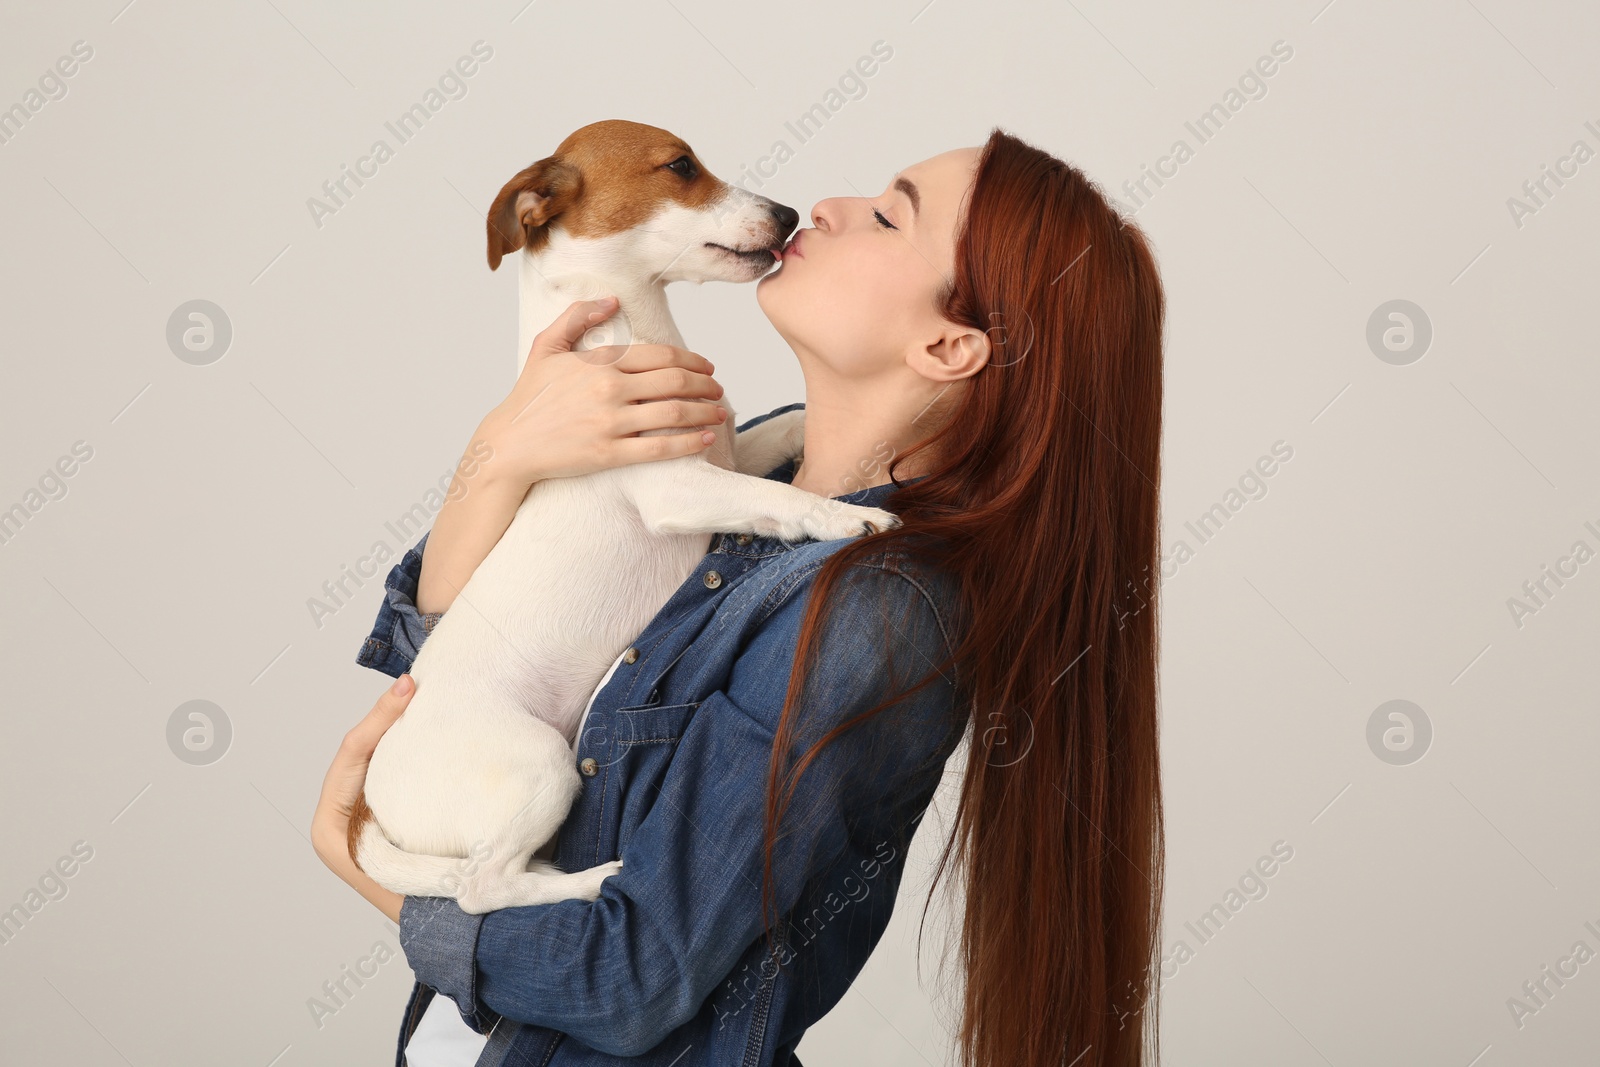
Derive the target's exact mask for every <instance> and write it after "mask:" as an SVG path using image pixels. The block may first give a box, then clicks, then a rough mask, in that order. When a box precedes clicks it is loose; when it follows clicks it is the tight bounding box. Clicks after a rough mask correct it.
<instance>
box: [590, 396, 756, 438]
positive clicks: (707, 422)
mask: <svg viewBox="0 0 1600 1067" xmlns="http://www.w3.org/2000/svg"><path fill="white" fill-rule="evenodd" d="M727 418H728V410H727V408H724V407H722V406H720V405H718V404H711V403H706V402H703V401H696V400H654V401H648V402H646V403H642V404H629V405H627V406H626V407H624V408H623V409H622V412H621V414H620V415H619V424H618V425H619V428H618V430H617V433H618V436H621V435H624V434H637V433H643V432H644V431H645V430H659V429H668V428H672V429H677V428H680V427H684V428H686V427H695V428H704V429H708V430H716V429H722V428H723V426H722V424H723V423H724V422H725V421H726V420H727ZM725 432H730V433H731V432H732V431H725Z"/></svg>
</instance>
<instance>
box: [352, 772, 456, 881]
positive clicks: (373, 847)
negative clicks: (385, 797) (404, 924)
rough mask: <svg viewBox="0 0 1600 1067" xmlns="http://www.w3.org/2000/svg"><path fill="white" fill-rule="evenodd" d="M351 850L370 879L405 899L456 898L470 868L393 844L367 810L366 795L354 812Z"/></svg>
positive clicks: (448, 857)
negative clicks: (407, 897)
mask: <svg viewBox="0 0 1600 1067" xmlns="http://www.w3.org/2000/svg"><path fill="white" fill-rule="evenodd" d="M349 848H350V858H351V859H352V860H354V861H355V864H356V866H357V867H359V868H361V870H362V871H363V872H364V873H365V874H366V875H367V876H368V877H369V878H371V879H372V880H373V881H374V882H377V883H378V884H379V885H381V886H383V888H385V889H387V890H389V891H390V892H391V893H399V894H401V895H403V896H411V897H451V898H454V897H455V896H456V895H457V894H458V893H459V892H460V891H461V885H462V882H463V879H464V877H465V874H466V871H465V870H464V868H466V867H467V866H468V861H467V860H466V859H465V858H459V857H451V856H424V855H421V854H418V853H415V852H407V851H406V850H405V849H403V848H401V847H400V846H399V845H396V844H395V843H394V842H393V841H390V840H389V839H388V837H386V836H384V833H383V828H382V827H380V826H379V825H378V820H377V819H376V818H374V817H373V815H372V809H371V808H369V807H367V797H366V794H365V793H362V794H361V795H360V796H358V797H357V798H356V803H355V806H354V808H353V809H352V811H351V813H350V838H349Z"/></svg>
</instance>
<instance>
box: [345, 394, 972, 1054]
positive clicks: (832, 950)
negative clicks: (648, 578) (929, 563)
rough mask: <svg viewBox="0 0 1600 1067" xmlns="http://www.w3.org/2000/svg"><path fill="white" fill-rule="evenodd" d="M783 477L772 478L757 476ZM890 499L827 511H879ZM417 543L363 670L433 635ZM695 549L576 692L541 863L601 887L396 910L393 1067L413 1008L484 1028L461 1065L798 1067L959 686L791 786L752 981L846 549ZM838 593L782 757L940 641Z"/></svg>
mask: <svg viewBox="0 0 1600 1067" xmlns="http://www.w3.org/2000/svg"><path fill="white" fill-rule="evenodd" d="M803 406H804V405H803V404H789V405H786V406H784V407H780V408H777V409H776V410H774V411H772V412H770V413H768V414H767V415H763V416H758V417H756V418H754V419H751V420H750V421H748V422H746V423H745V424H743V425H741V426H740V427H739V430H740V431H743V430H745V429H748V428H749V427H751V426H755V425H757V424H758V423H760V422H763V421H765V420H766V419H769V418H772V417H773V416H775V415H778V414H781V413H783V412H785V411H789V410H791V409H794V408H801V407H803ZM793 476H794V463H793V461H790V462H787V463H785V464H784V465H783V466H781V467H779V468H778V469H777V470H775V471H772V472H771V473H769V474H767V475H766V477H768V478H772V479H776V480H778V481H784V482H788V481H790V480H791V479H792V478H793ZM894 489H895V486H894V485H893V484H892V483H891V484H887V485H881V486H870V487H868V488H865V489H860V490H856V491H854V492H850V493H844V494H841V495H839V496H836V497H834V499H835V500H840V501H844V502H847V503H853V504H866V505H869V506H874V507H881V506H883V505H884V504H885V502H886V500H887V498H888V497H889V496H890V494H892V493H893V491H894ZM890 510H893V509H892V508H891V509H890ZM426 540H427V537H426V535H424V537H423V539H422V541H420V542H418V544H417V545H416V547H415V548H413V549H411V550H410V551H409V552H407V553H406V555H405V557H404V558H403V559H402V561H401V562H400V563H399V564H397V565H396V566H395V567H394V568H393V569H392V570H391V571H390V573H389V575H388V578H387V579H386V583H385V585H386V588H385V600H384V603H383V605H382V606H381V607H380V609H379V612H378V619H377V622H376V624H375V626H374V627H373V630H372V634H371V636H370V637H368V638H367V639H366V641H365V643H364V644H363V645H362V647H361V651H360V654H359V655H358V657H357V662H358V663H360V664H362V665H363V666H367V667H372V668H373V669H375V670H378V671H382V672H383V673H385V674H388V675H391V676H398V675H400V674H401V673H403V672H404V671H405V670H406V669H408V668H409V666H410V664H411V661H412V659H413V658H414V657H415V655H416V652H417V648H418V647H419V646H420V645H421V644H422V643H423V642H424V641H425V640H426V638H427V634H428V633H429V632H430V631H431V629H432V625H433V623H434V622H436V621H437V617H438V616H437V614H434V615H431V616H427V617H424V616H423V615H421V614H419V613H418V611H417V608H416V605H415V594H416V585H417V580H418V576H419V574H420V573H421V566H422V551H423V548H424V545H425V543H426ZM708 543H709V544H710V550H709V551H708V552H707V553H706V555H705V557H704V558H703V559H702V560H701V561H700V562H699V564H698V565H697V566H696V567H695V569H694V572H693V573H692V574H691V575H690V576H689V577H688V579H687V580H686V581H685V582H684V583H683V585H682V586H680V587H679V588H678V590H677V591H676V592H674V593H673V594H672V596H671V598H669V599H668V601H667V603H666V604H665V605H664V606H663V607H662V608H661V610H660V612H659V613H658V614H657V615H656V616H655V618H654V619H653V620H651V622H650V623H649V624H648V625H647V626H646V627H645V629H644V630H643V632H641V633H640V634H639V636H638V637H637V638H636V639H635V640H634V641H633V642H632V644H631V646H630V648H629V649H628V651H627V652H625V653H624V654H623V656H622V657H621V659H620V660H618V662H617V665H616V668H615V670H614V672H613V673H612V675H611V677H610V678H609V680H607V681H606V682H605V684H604V685H603V686H602V687H601V688H600V689H599V690H598V691H597V692H596V693H595V696H594V698H593V703H592V705H591V706H590V708H589V713H588V716H587V718H586V720H585V721H584V723H583V729H582V731H581V732H580V734H579V736H578V740H577V744H576V746H575V751H574V755H573V758H574V759H575V760H576V761H577V765H578V768H579V770H580V772H581V773H582V774H583V776H584V777H583V788H582V790H581V792H580V793H579V796H578V799H577V800H576V801H575V802H574V804H573V807H572V809H571V811H570V813H569V814H568V816H567V819H566V821H565V823H564V824H563V825H562V827H561V829H560V831H559V833H558V834H557V838H556V852H555V857H554V859H555V862H556V864H557V865H558V866H559V867H560V868H561V869H562V870H566V871H576V870H582V869H584V868H588V867H592V866H594V865H596V864H599V863H603V862H606V861H608V860H611V859H614V858H617V857H621V859H622V860H623V868H622V870H621V871H619V872H618V873H617V874H615V875H612V876H611V877H609V878H607V879H606V880H605V881H604V882H603V883H602V885H601V891H600V896H599V898H598V899H597V900H594V901H585V900H564V901H557V902H555V903H552V904H538V905H531V906H526V907H513V908H505V909H502V910H499V911H494V912H490V913H488V914H486V915H469V914H467V913H466V912H464V911H462V910H461V908H460V907H459V906H458V905H457V904H456V902H455V901H454V900H453V899H450V898H446V897H412V896H408V897H406V898H405V901H404V904H403V905H402V907H401V910H400V944H401V947H402V949H403V950H404V952H405V954H406V959H407V962H408V963H409V964H410V966H411V969H412V970H413V972H415V975H416V983H415V984H414V985H413V987H412V992H411V997H410V1001H409V1003H408V1004H407V1007H406V1012H405V1016H404V1018H403V1020H402V1023H401V1030H400V1039H399V1045H398V1048H397V1053H396V1059H395V1063H396V1065H397V1067H404V1063H405V1046H406V1043H407V1041H408V1040H409V1038H410V1035H411V1033H412V1031H413V1029H414V1028H415V1027H416V1024H417V1021H418V1020H419V1019H420V1018H421V1016H422V1013H423V1011H424V1009H425V1008H426V1007H427V1005H428V1003H429V1002H430V1001H431V1000H432V998H433V996H434V995H435V994H436V993H442V994H444V995H445V996H447V997H449V998H450V999H451V1000H452V1001H454V1002H455V1005H456V1007H457V1008H458V1009H459V1011H460V1012H461V1017H462V1019H463V1021H464V1022H465V1023H466V1024H467V1025H468V1026H469V1027H471V1028H472V1029H473V1030H474V1031H476V1032H478V1033H480V1034H488V1035H489V1039H488V1043H487V1045H486V1046H485V1047H484V1050H483V1053H482V1055H481V1056H480V1057H479V1059H478V1064H479V1067H498V1065H501V1064H516V1065H519V1067H520V1065H529V1067H577V1065H580V1064H581V1065H584V1067H591V1065H598V1064H616V1063H620V1062H627V1063H631V1064H660V1065H662V1067H666V1065H669V1064H670V1065H676V1067H691V1065H696V1067H697V1065H712V1064H714V1065H719V1067H720V1065H724V1064H727V1065H734V1064H738V1065H740V1067H757V1065H760V1067H767V1065H777V1067H782V1065H795V1064H798V1063H799V1061H798V1059H797V1058H796V1057H795V1056H794V1055H793V1051H794V1048H795V1046H796V1044H798V1043H799V1040H800V1037H801V1035H802V1034H803V1033H804V1032H805V1030H806V1028H807V1027H809V1026H811V1025H812V1024H813V1023H815V1022H816V1021H817V1020H818V1019H820V1018H821V1017H822V1016H823V1015H824V1014H825V1013H826V1012H827V1011H828V1010H829V1009H830V1008H831V1007H833V1005H834V1004H836V1003H838V1001H839V1000H840V998H842V997H843V996H844V993H845V991H846V989H847V988H848V987H849V985H850V983H851V982H852V981H853V980H854V978H855V977H856V975H857V974H858V973H859V972H860V971H861V969H862V967H863V966H864V965H865V964H866V962H867V958H868V956H869V955H870V954H871V953H872V949H873V947H874V946H875V945H876V944H877V942H878V939H879V938H880V937H881V936H882V934H883V931H884V928H885V926H886V925H887V924H888V921H889V916H890V912H891V911H892V910H893V907H894V901H895V895H896V891H897V890H898V888H899V883H900V879H901V875H902V872H903V870H904V865H905V858H906V851H907V848H908V846H909V844H910V841H911V836H912V833H913V832H914V830H915V829H916V825H917V823H918V821H919V820H920V819H921V818H922V815H923V813H924V811H925V810H926V808H927V806H928V804H929V802H930V801H931V799H932V797H933V794H934V791H935V789H936V788H937V787H938V785H939V782H940V779H941V777H942V774H943V771H944V765H945V762H946V759H947V757H948V756H949V755H950V754H951V752H953V751H954V749H955V748H956V747H957V745H958V744H959V742H960V740H961V737H962V735H963V734H964V732H965V729H966V726H967V721H968V716H967V713H966V708H965V707H964V706H963V703H962V701H961V700H960V699H959V698H958V697H957V695H956V694H957V691H958V683H959V680H958V679H956V678H955V677H954V676H953V674H952V673H951V668H949V667H945V668H944V669H943V671H941V672H939V673H937V674H935V675H934V678H933V681H932V682H930V683H929V684H928V685H927V686H925V687H924V688H923V689H921V690H920V691H919V692H918V693H916V694H915V695H913V696H912V697H910V698H907V699H905V700H903V701H901V702H899V703H898V704H896V705H895V706H894V707H892V708H890V709H888V710H886V711H883V712H882V713H880V714H879V715H877V716H875V717H874V718H872V719H871V720H869V721H868V722H867V723H866V724H864V725H861V726H858V727H856V728H852V729H850V730H848V731H846V732H844V733H842V734H840V735H839V736H838V737H836V738H835V739H833V740H832V741H830V742H829V743H828V745H827V747H826V748H825V749H823V751H822V754H821V755H820V756H819V757H818V758H817V759H815V760H814V761H813V762H812V763H811V765H810V766H809V767H808V768H807V769H806V772H805V774H804V775H803V776H802V777H801V779H800V784H799V787H798V788H797V790H796V791H795V793H794V794H793V798H792V800H791V803H790V807H789V809H788V810H787V811H786V812H785V814H784V820H783V834H782V836H781V837H780V839H779V841H778V844H777V847H776V850H775V852H774V856H773V883H772V884H773V892H774V893H775V895H776V904H777V911H776V914H777V915H779V916H781V917H782V918H781V919H780V921H779V923H778V925H777V927H776V931H775V934H774V936H775V937H776V938H777V945H778V955H777V957H776V958H777V966H774V965H773V960H772V958H769V955H768V951H769V946H768V942H767V935H766V934H765V932H764V930H765V928H764V926H763V924H762V904H761V888H762V873H763V872H762V865H763V859H762V833H763V827H764V824H765V790H766V781H767V769H768V761H769V759H770V757H771V753H772V749H773V745H774V737H775V731H776V725H777V720H778V715H779V712H780V710H781V709H782V707H783V701H784V696H785V693H786V691H787V688H788V683H789V677H790V673H791V672H790V668H791V664H792V662H793V660H794V655H795V649H796V645H797V640H798V635H799V628H800V622H801V618H802V615H803V613H804V610H805V607H806V605H807V603H808V602H809V597H808V594H809V592H810V589H811V583H812V580H813V578H814V577H815V575H816V572H817V570H818V568H819V567H820V566H821V565H822V563H823V562H824V561H825V560H826V559H827V557H828V556H829V555H831V554H832V553H833V552H835V551H837V550H838V549H839V548H840V547H841V546H842V545H844V544H845V543H846V542H845V541H821V542H819V541H815V540H812V539H802V540H800V541H797V542H784V541H781V540H778V539H776V538H771V537H760V536H754V535H749V534H733V533H723V534H715V535H708ZM842 577H847V578H850V579H852V580H851V581H850V582H848V583H847V582H845V581H843V580H841V582H840V583H839V584H838V585H836V586H835V588H834V590H833V596H834V597H835V598H836V601H835V603H834V604H832V605H831V612H832V614H831V617H830V621H829V624H828V625H827V627H826V629H825V630H824V631H823V632H821V633H819V635H818V636H819V638H820V639H821V645H820V647H819V649H818V658H817V659H816V661H815V665H814V666H813V668H812V670H811V673H810V676H809V685H808V692H807V695H806V699H805V701H804V703H803V704H802V705H801V706H799V707H797V708H796V719H795V747H794V748H793V749H792V752H793V754H794V757H798V755H799V754H800V753H803V752H805V751H806V750H807V749H808V748H809V747H810V745H811V744H812V743H814V742H815V741H816V740H817V739H818V738H820V737H821V736H822V734H824V733H826V732H827V731H828V730H830V729H832V728H833V727H835V726H837V725H839V724H841V723H843V722H845V721H846V720H848V719H850V718H852V717H853V716H855V715H857V714H859V713H860V712H863V711H865V710H867V709H868V708H870V707H872V706H873V705H874V704H876V703H877V702H878V701H879V700H881V699H883V698H884V697H886V696H888V695H889V692H890V690H889V689H888V688H886V684H887V683H888V681H889V679H890V673H889V672H890V669H891V667H892V669H893V672H894V673H893V679H894V681H895V682H896V683H897V684H896V685H895V689H896V690H898V689H903V688H905V687H907V686H908V685H910V684H911V683H913V682H915V681H917V680H919V679H920V678H922V677H923V675H924V674H925V673H927V672H929V671H930V670H932V668H933V667H934V666H935V665H936V664H939V663H940V662H941V661H942V660H943V659H944V657H945V656H946V655H948V654H949V652H950V651H951V649H952V648H953V647H954V641H955V639H956V635H955V632H954V631H953V630H952V627H953V626H955V625H956V618H955V613H956V601H955V599H954V596H953V591H952V589H951V588H950V587H949V585H950V583H948V582H947V581H945V580H943V578H942V575H940V574H938V573H935V572H931V571H930V570H929V569H928V568H927V567H926V566H925V565H922V564H920V563H918V562H917V561H915V560H913V559H911V558H910V557H909V556H907V555H905V554H904V553H889V552H879V553H876V554H874V555H872V556H869V557H868V558H867V559H866V560H865V561H863V562H858V563H857V564H856V565H854V566H852V567H850V568H849V569H848V570H847V572H846V575H845V576H842ZM594 578H595V580H596V581H598V582H612V581H619V580H625V576H619V575H611V574H603V573H602V574H596V575H595V576H594Z"/></svg>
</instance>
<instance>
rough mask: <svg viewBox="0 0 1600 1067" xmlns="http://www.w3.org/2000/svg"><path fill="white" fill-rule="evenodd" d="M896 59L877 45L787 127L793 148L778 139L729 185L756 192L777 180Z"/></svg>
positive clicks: (890, 48)
mask: <svg viewBox="0 0 1600 1067" xmlns="http://www.w3.org/2000/svg"><path fill="white" fill-rule="evenodd" d="M893 58H894V47H893V46H892V45H890V44H889V43H888V42H887V41H884V40H881V39H880V40H877V41H873V42H872V48H871V54H870V55H864V56H861V57H860V58H858V59H857V60H856V61H855V63H854V64H853V65H852V66H850V67H846V68H845V71H844V73H843V74H841V75H839V78H838V81H837V82H835V84H834V85H833V86H830V87H829V88H828V90H827V91H826V92H825V93H823V94H822V99H820V100H818V101H817V102H816V103H815V104H812V105H811V106H810V107H808V108H807V109H806V110H804V111H802V112H801V113H800V114H799V115H798V116H797V117H796V118H795V119H794V120H793V121H788V122H785V123H784V124H783V128H784V131H785V132H786V133H787V134H789V135H790V136H792V137H793V138H794V141H795V143H794V144H793V145H791V144H790V143H789V141H788V139H787V138H784V137H780V138H777V139H776V140H774V141H773V142H772V146H771V147H770V148H768V149H767V152H766V154H765V155H763V156H759V157H757V158H756V161H755V162H754V163H746V164H742V165H740V167H739V173H738V177H737V178H735V179H733V180H732V181H731V182H730V183H729V184H732V185H737V186H738V187H739V188H741V189H743V190H744V191H745V192H751V191H752V190H751V188H750V185H751V184H752V183H753V184H754V186H755V188H756V189H760V188H762V187H764V186H765V184H766V181H769V180H771V179H772V178H775V177H777V174H778V170H779V169H780V168H781V167H782V166H783V165H784V164H785V163H788V162H789V161H790V160H791V159H793V158H794V157H795V150H796V147H797V146H800V145H804V144H807V143H809V142H810V141H811V140H812V139H813V138H815V137H816V136H817V135H818V134H819V133H821V132H822V129H823V127H824V126H826V125H827V124H828V122H829V121H830V120H832V118H833V117H834V116H835V115H837V114H838V113H839V112H840V111H842V110H843V109H844V106H845V105H846V104H848V103H850V102H851V101H855V100H861V99H862V98H864V97H865V96H866V95H867V81H868V79H870V78H872V77H873V76H874V75H875V74H877V73H878V72H879V70H880V69H881V65H882V64H884V63H887V62H889V60H891V59H893Z"/></svg>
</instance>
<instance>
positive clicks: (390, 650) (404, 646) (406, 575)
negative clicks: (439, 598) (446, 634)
mask: <svg viewBox="0 0 1600 1067" xmlns="http://www.w3.org/2000/svg"><path fill="white" fill-rule="evenodd" d="M429 532H430V533H431V532H432V531H429ZM427 543H428V534H423V535H422V540H420V541H418V542H417V544H416V547H414V548H411V549H409V550H407V552H406V554H405V555H404V556H402V557H401V558H400V562H399V563H396V564H395V565H394V566H393V567H391V568H389V575H388V577H386V578H385V579H384V580H383V603H382V604H380V605H378V618H377V621H375V622H374V623H373V624H372V633H371V634H369V635H368V636H367V639H366V640H365V641H363V642H362V643H361V650H360V651H359V652H357V653H356V662H357V663H358V664H360V665H361V666H363V667H371V668H372V669H373V670H375V671H382V672H383V673H384V674H387V675H389V676H390V677H391V678H398V677H400V676H401V675H402V674H404V673H405V672H406V671H408V670H410V669H411V664H412V662H413V661H414V660H415V659H416V658H417V650H418V649H420V648H421V647H422V642H423V641H425V640H427V638H428V635H429V634H430V633H432V632H433V628H434V626H435V625H437V624H438V622H439V620H440V619H441V618H443V616H444V612H442V611H430V612H420V611H418V610H417V583H418V582H419V581H421V579H422V550H423V548H424V546H426V545H427Z"/></svg>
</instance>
